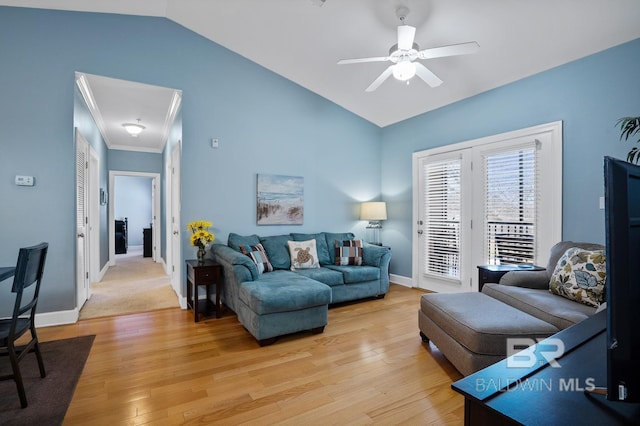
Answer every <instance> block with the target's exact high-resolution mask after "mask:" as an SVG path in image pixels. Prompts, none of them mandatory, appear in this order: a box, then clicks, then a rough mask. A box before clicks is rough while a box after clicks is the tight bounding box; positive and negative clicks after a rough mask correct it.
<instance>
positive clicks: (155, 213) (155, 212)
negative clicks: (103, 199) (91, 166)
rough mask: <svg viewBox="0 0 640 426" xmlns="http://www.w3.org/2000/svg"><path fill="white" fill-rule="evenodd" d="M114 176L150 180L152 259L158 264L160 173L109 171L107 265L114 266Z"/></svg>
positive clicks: (159, 250) (159, 246) (159, 245)
mask: <svg viewBox="0 0 640 426" xmlns="http://www.w3.org/2000/svg"><path fill="white" fill-rule="evenodd" d="M116 176H134V177H148V178H151V179H152V184H151V186H152V188H153V197H152V198H153V203H152V205H151V218H152V219H151V220H152V228H153V255H152V259H153V261H154V262H159V261H160V259H161V256H160V253H161V252H162V245H161V244H162V240H161V239H160V223H161V220H162V218H161V214H162V212H161V211H160V173H147V172H128V171H120V170H109V188H110V192H111V195H110V199H111V201H110V202H109V265H111V266H113V265H115V264H116V238H115V231H116V225H115V215H116V213H115V208H114V203H113V200H114V199H115V193H116V187H115V177H116Z"/></svg>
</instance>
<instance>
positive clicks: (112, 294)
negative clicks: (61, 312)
mask: <svg viewBox="0 0 640 426" xmlns="http://www.w3.org/2000/svg"><path fill="white" fill-rule="evenodd" d="M179 306H180V305H179V303H178V296H177V295H176V293H175V291H173V288H172V287H171V282H170V279H169V276H167V275H165V273H164V270H163V268H162V265H161V264H159V263H155V262H154V261H153V260H152V259H151V258H150V257H142V247H131V248H130V249H129V250H128V253H127V254H122V255H116V264H115V265H114V266H111V267H109V270H108V271H107V272H106V274H105V275H104V278H103V279H102V281H100V282H99V283H93V284H92V285H91V299H89V300H88V301H87V302H86V303H85V304H84V306H83V307H82V309H81V310H80V319H81V320H82V319H89V318H98V317H105V316H115V315H126V314H132V313H138V312H148V311H154V310H157V309H166V308H177V307H179Z"/></svg>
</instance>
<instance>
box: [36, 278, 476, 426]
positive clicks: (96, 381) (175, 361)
mask: <svg viewBox="0 0 640 426" xmlns="http://www.w3.org/2000/svg"><path fill="white" fill-rule="evenodd" d="M421 294H422V293H421V292H420V291H419V290H416V289H409V288H406V287H402V286H398V285H392V286H391V290H390V292H389V294H388V295H387V297H386V298H385V299H382V300H367V301H363V302H358V303H352V304H347V305H343V306H339V307H334V308H331V309H330V310H329V324H328V325H327V327H326V328H325V331H324V333H322V334H317V335H313V334H311V333H301V334H296V335H293V336H287V337H284V338H281V339H280V340H278V341H277V342H276V343H275V344H273V345H271V346H267V347H260V346H258V344H257V343H256V341H255V340H254V339H253V337H251V335H249V333H248V332H247V331H246V330H245V329H244V328H243V327H242V326H241V325H240V324H239V323H238V321H237V319H236V316H235V314H233V313H227V315H225V316H224V317H223V318H220V319H208V320H206V321H201V322H200V323H197V324H196V323H194V322H193V317H192V315H191V314H190V312H189V311H182V310H180V309H177V308H173V309H165V310H160V311H154V312H147V313H141V314H135V315H129V316H121V317H111V318H98V319H90V320H84V321H79V322H78V323H76V324H73V325H66V326H58V327H48V328H42V329H40V330H39V336H40V340H41V341H47V340H55V339H62V338H67V337H74V336H80V335H87V334H95V335H96V339H95V342H94V344H93V347H92V349H91V353H90V355H89V359H88V360H87V363H86V365H85V367H84V371H83V373H82V376H81V378H80V381H79V383H78V387H77V389H76V392H75V395H74V397H73V400H72V402H71V405H70V407H69V410H68V412H67V415H66V418H65V423H64V424H65V425H76V424H82V425H86V424H91V425H125V424H127V425H129V424H130V425H138V424H153V425H177V424H213V423H215V424H229V425H236V424H260V425H263V424H291V425H302V424H322V425H328V424H340V425H343V424H374V423H375V424H420V425H426V424H438V425H441V424H456V425H459V424H462V423H463V419H464V413H463V403H464V401H463V397H462V396H461V395H459V394H457V393H456V392H453V391H452V390H451V387H450V385H451V383H452V382H453V381H455V380H457V379H459V378H460V377H461V375H460V373H458V372H457V371H456V370H455V369H454V368H453V366H452V365H451V364H450V363H449V362H448V361H447V360H446V359H445V358H443V356H442V355H441V354H440V352H439V351H438V350H437V349H436V348H435V347H434V346H433V345H425V344H423V343H422V342H421V340H420V337H419V335H418V325H417V311H418V306H419V298H420V295H421Z"/></svg>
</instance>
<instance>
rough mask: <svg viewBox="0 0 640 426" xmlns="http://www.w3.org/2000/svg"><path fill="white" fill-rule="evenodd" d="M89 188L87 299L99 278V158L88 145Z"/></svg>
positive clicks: (87, 192)
mask: <svg viewBox="0 0 640 426" xmlns="http://www.w3.org/2000/svg"><path fill="white" fill-rule="evenodd" d="M88 175H89V185H88V186H87V188H89V190H88V191H85V193H86V195H87V199H88V200H87V201H88V206H89V214H88V224H89V242H90V245H89V247H88V253H87V254H88V262H87V264H88V265H89V271H88V272H89V274H88V276H89V282H88V286H87V299H90V298H91V283H92V282H96V281H98V280H99V277H98V275H99V271H100V159H99V158H98V154H96V151H95V149H93V147H92V146H91V145H89V169H88Z"/></svg>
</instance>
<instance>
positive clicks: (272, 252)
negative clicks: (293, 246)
mask: <svg viewBox="0 0 640 426" xmlns="http://www.w3.org/2000/svg"><path fill="white" fill-rule="evenodd" d="M290 239H291V235H289V234H285V235H274V236H271V237H260V242H261V243H262V245H263V246H264V249H265V251H266V252H267V255H268V256H269V261H270V262H271V264H272V265H273V268H274V269H289V268H291V257H289V245H288V244H287V241H289V240H290Z"/></svg>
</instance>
